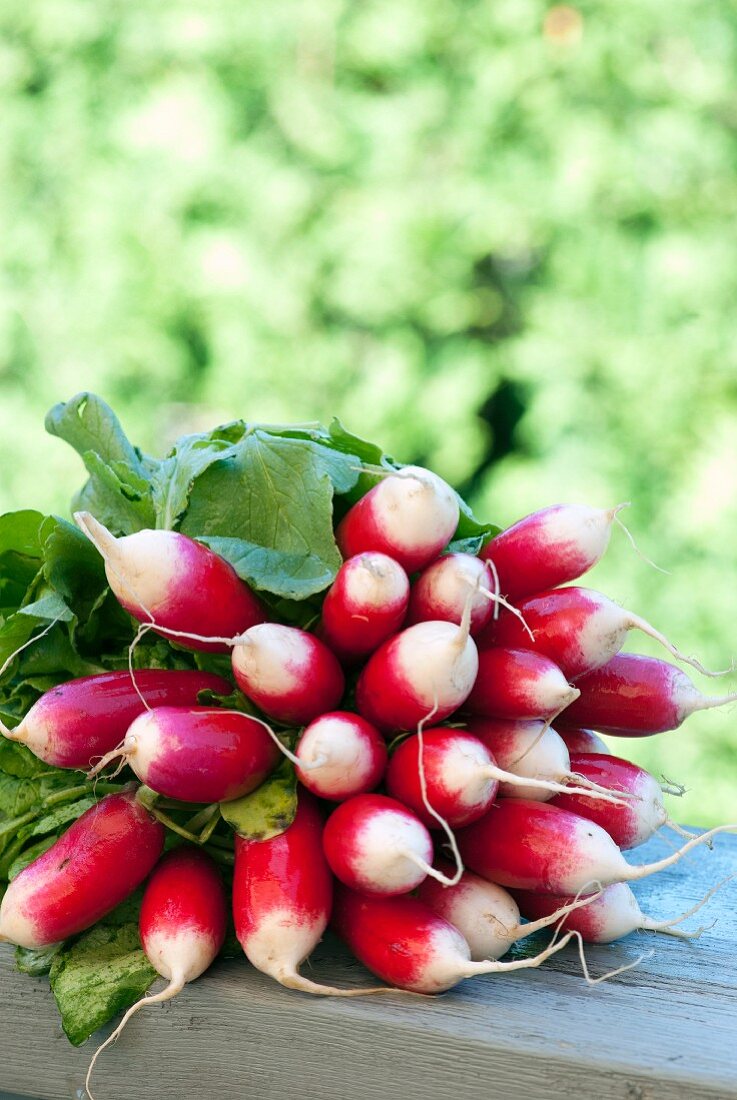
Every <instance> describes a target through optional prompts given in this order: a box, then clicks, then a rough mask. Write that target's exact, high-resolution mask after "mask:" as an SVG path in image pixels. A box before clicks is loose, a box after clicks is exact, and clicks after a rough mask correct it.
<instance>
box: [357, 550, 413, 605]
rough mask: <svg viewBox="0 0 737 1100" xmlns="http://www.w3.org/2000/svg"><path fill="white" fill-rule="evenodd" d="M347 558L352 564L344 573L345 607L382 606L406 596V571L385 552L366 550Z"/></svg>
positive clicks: (401, 599) (397, 601)
mask: <svg viewBox="0 0 737 1100" xmlns="http://www.w3.org/2000/svg"><path fill="white" fill-rule="evenodd" d="M348 561H349V562H350V565H351V567H350V568H349V569H346V571H345V574H344V577H345V579H344V585H345V592H344V599H345V604H346V607H347V608H353V607H361V608H369V609H372V610H384V608H386V607H394V606H395V605H396V604H399V603H401V602H402V601H403V600H405V599H406V598H407V588H408V582H407V574H406V573H405V571H404V569H402V567H401V565H399V563H398V562H396V561H394V559H393V558H390V557H388V555H387V554H380V553H379V552H378V551H374V550H366V551H364V552H363V553H362V554H358V555H357V556H356V557H355V558H349V559H348Z"/></svg>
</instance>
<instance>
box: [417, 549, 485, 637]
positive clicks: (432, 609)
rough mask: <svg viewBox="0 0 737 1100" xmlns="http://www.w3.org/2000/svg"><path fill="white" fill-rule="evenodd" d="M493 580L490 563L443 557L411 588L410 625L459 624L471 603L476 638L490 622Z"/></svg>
mask: <svg viewBox="0 0 737 1100" xmlns="http://www.w3.org/2000/svg"><path fill="white" fill-rule="evenodd" d="M493 587H494V581H493V578H492V575H491V569H490V567H489V565H488V563H487V562H483V561H481V559H480V558H475V557H474V556H473V555H472V554H444V555H443V557H442V558H438V560H437V561H434V562H433V563H432V565H428V566H427V568H426V569H423V571H422V573H420V575H419V577H418V578H417V580H416V581H415V582H414V584H413V585H412V589H411V592H410V597H409V612H408V614H407V626H413V625H414V624H415V623H425V622H433V621H438V620H442V621H443V622H448V623H456V625H460V623H461V620H462V619H463V612H464V610H465V607H466V604H467V603H468V601H469V600H470V601H471V621H470V625H469V631H470V633H471V636H472V637H475V636H476V635H477V634H478V633H479V632H480V631H481V630H483V629H484V627H485V626H486V624H487V623H488V622H489V620H490V619H491V616H492V613H493V610H494V608H493V600H494V598H495V597H494V593H493V591H492V589H493Z"/></svg>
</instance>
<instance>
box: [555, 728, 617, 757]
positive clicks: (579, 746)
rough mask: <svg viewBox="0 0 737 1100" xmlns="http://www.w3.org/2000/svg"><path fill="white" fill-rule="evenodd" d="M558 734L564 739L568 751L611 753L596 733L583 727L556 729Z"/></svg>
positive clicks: (600, 754)
mask: <svg viewBox="0 0 737 1100" xmlns="http://www.w3.org/2000/svg"><path fill="white" fill-rule="evenodd" d="M557 733H558V736H559V737H560V738H561V740H562V741H565V744H566V748H567V749H568V752H569V753H571V752H595V753H597V754H598V755H599V756H605V755H608V754H610V753H611V751H612V750H611V749H610V748H609V746H608V745H607V743H606V741H604V739H603V738H602V737H599V735H598V733H594V731H593V730H585V729H581V728H579V729H576V728H575V727H574V728H573V729H558V730H557Z"/></svg>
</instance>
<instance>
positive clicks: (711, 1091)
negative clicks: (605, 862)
mask: <svg viewBox="0 0 737 1100" xmlns="http://www.w3.org/2000/svg"><path fill="white" fill-rule="evenodd" d="M667 850H668V848H667V845H666V843H665V840H664V839H661V838H657V839H656V840H654V841H651V842H650V843H649V844H648V845H647V846H646V847H644V848H643V849H641V850H640V851H638V852H637V853H636V856H637V862H646V861H647V859H649V858H655V857H657V856H660V855H662V854H665V853H666V852H667ZM634 856H635V854H634V853H633V854H632V859H633V862H634V861H635V859H634ZM734 873H737V837H731V836H730V837H718V838H717V840H716V846H715V849H714V851H712V852H709V851H706V850H699V851H697V852H696V853H694V854H693V855H692V856H690V857H689V858H688V859H687V861H684V863H682V864H681V865H680V866H678V867H675V868H673V869H672V870H670V871H668V872H666V873H665V874H661V875H659V876H656V877H655V878H653V879H648V880H645V881H643V882H642V883H640V884H637V886H636V891H637V894H638V897H639V898H640V902H641V905H642V907H643V909H645V910H646V911H647V912H649V913H651V914H652V915H654V916H657V917H669V916H674V915H676V914H677V913H679V912H681V911H682V910H683V909H686V908H687V907H688V906H689V905H691V904H692V903H693V902H694V901H696V900H697V899H698V898H699V897H700V896H701V895H702V894H703V893H705V892H706V890H707V889H708V888H709V887H710V886H712V885H713V884H714V883H715V882H717V881H718V880H719V879H721V878H724V877H726V876H727V875H729V874H734ZM736 901H737V882H730V883H728V884H727V885H726V886H725V887H724V888H723V890H722V891H721V892H720V893H719V894H718V895H717V896H716V897H715V898H713V899H712V901H711V902H710V903H709V905H708V906H707V908H706V910H705V911H703V913H702V914H699V916H698V917H696V918H692V919H691V920H690V921H689V922H687V926H688V925H690V926H695V925H696V924H697V923H698V922H699V921H712V920H715V919H716V920H717V923H716V925H715V926H714V927H713V928H712V929H711V930H710V931H708V932H706V933H705V934H704V935H703V937H702V938H701V939H700V940H699V941H697V942H694V943H684V942H681V941H678V940H673V939H671V938H670V937H665V936H654V935H652V934H644V933H640V934H636V935H632V936H630V937H628V939H627V940H625V941H623V942H621V943H619V944H614V945H612V946H610V947H596V948H589V949H588V957H589V963H590V967H591V969H592V972H594V973H595V974H597V973H601V972H603V971H604V970H607V969H610V968H612V967H616V966H619V965H621V964H622V963H625V962H628V961H631V960H632V959H634V958H636V957H637V956H638V955H639V954H641V953H642V952H643V951H648V950H650V949H654V954H653V955H652V957H650V958H648V959H646V960H645V961H643V962H642V963H641V965H640V966H639V967H638V968H637V969H636V970H634V971H630V972H629V973H625V974H622V975H620V976H619V977H616V978H613V979H611V980H610V981H608V982H605V983H603V984H601V985H599V986H596V987H594V988H589V987H588V986H586V984H585V983H584V982H583V980H582V979H581V977H580V971H579V965H578V961H577V957H576V955H575V954H574V953H573V952H572V951H571V950H570V949H566V950H565V951H564V952H561V953H560V954H559V955H556V956H555V957H554V958H553V959H552V960H551V961H550V962H549V963H548V964H547V965H546V967H545V969H541V970H530V971H522V972H518V973H516V974H511V975H509V976H504V977H486V978H477V979H474V980H473V981H468V982H466V983H465V984H463V985H462V986H460V987H458V988H457V989H456V990H454V991H452V992H451V993H448V994H446V995H444V996H442V997H438V998H435V999H416V998H406V997H401V996H388V997H367V998H353V999H348V1000H338V999H334V998H324V999H323V998H311V997H308V996H305V995H303V994H298V993H293V992H289V991H287V990H284V989H281V988H280V987H279V986H277V985H276V984H274V983H273V982H270V981H269V980H268V979H266V978H264V977H262V976H261V975H260V974H258V973H256V972H255V971H253V970H252V969H251V968H250V967H249V966H248V965H247V964H246V963H245V961H243V962H241V961H240V960H238V961H231V962H227V963H223V964H221V965H218V966H216V967H215V968H214V969H213V970H212V971H211V972H210V974H208V975H206V976H205V977H204V978H202V979H201V980H200V981H198V982H196V983H195V984H193V985H191V986H189V987H188V988H187V989H186V990H185V991H184V993H183V994H182V995H181V996H180V997H179V999H178V1000H177V1001H174V1002H172V1003H170V1004H168V1005H163V1006H156V1007H152V1008H151V1009H150V1010H148V1012H142V1013H140V1014H139V1015H138V1016H137V1017H135V1018H134V1020H133V1021H132V1022H131V1024H130V1026H129V1027H128V1029H127V1032H126V1033H125V1035H124V1036H123V1038H121V1040H120V1042H119V1043H118V1044H117V1045H116V1047H115V1048H114V1049H109V1050H108V1051H106V1052H105V1054H104V1055H103V1057H102V1058H101V1060H100V1062H99V1063H98V1070H97V1071H96V1078H95V1086H96V1087H95V1090H94V1091H95V1096H96V1098H97V1100H150V1098H151V1097H152V1096H156V1097H159V1098H163V1100H209V1098H211V1097H212V1098H217V1100H241V1098H242V1097H249V1098H254V1100H277V1098H278V1100H313V1098H314V1100H388V1098H393V1097H397V1098H399V1100H416V1098H420V1097H422V1098H424V1100H482V1098H483V1100H489V1098H494V1100H497V1098H498V1100H502V1098H503V1100H523V1098H524V1100H537V1098H543V1097H544V1098H545V1100H559V1098H560V1100H563V1098H565V1100H570V1098H573V1097H592V1098H594V1097H595V1098H596V1100H609V1098H615V1097H616V1098H622V1100H675V1098H679V1100H681V1098H682V1100H707V1098H708V1100H715V1098H717V1097H720V1098H724V1097H737V950H736V949H737V915H736V914H735V909H736V908H737V906H736V905H735V902H736ZM311 972H312V974H313V976H316V977H318V978H322V979H325V980H328V981H330V982H334V983H336V984H339V983H342V984H345V985H359V984H360V983H362V982H366V981H367V980H368V978H367V975H366V973H365V971H364V970H363V969H362V968H361V967H360V966H359V965H358V964H356V963H355V962H351V961H350V960H348V959H347V957H346V956H345V953H344V951H343V949H342V948H341V947H340V945H338V944H337V942H336V941H334V940H331V939H328V940H326V941H325V943H324V944H322V945H321V947H320V949H319V951H318V952H317V953H316V956H315V959H314V963H313V966H312V970H311ZM0 974H1V978H0V980H1V981H2V1001H1V1004H2V1008H1V1010H0V1011H1V1012H2V1017H1V1019H0V1090H2V1089H5V1090H7V1092H9V1093H17V1094H20V1095H22V1096H24V1097H25V1096H29V1097H34V1098H43V1100H52V1098H53V1100H70V1098H73V1097H82V1096H83V1091H82V1084H83V1081H84V1074H85V1070H86V1067H87V1063H88V1061H89V1058H90V1056H91V1054H92V1052H93V1051H94V1049H95V1045H96V1040H97V1037H96V1039H95V1040H91V1041H90V1042H88V1043H87V1044H86V1045H85V1046H84V1047H82V1048H79V1049H74V1048H73V1047H71V1046H70V1045H69V1044H68V1042H67V1041H66V1039H65V1038H64V1036H63V1034H62V1032H61V1028H60V1026H59V1021H58V1017H57V1014H56V1010H55V1007H54V1004H53V1001H52V997H51V994H50V992H49V989H48V985H47V982H46V981H45V980H44V979H33V978H29V977H26V976H24V975H20V974H17V973H15V972H14V970H13V965H12V953H11V951H10V950H9V949H7V948H4V949H2V950H0ZM0 1095H1V1094H0Z"/></svg>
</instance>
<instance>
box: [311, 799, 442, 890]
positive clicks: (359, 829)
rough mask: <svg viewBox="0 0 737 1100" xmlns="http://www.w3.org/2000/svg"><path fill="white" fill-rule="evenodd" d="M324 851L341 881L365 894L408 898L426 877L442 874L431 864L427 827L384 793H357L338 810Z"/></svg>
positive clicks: (329, 823)
mask: <svg viewBox="0 0 737 1100" xmlns="http://www.w3.org/2000/svg"><path fill="white" fill-rule="evenodd" d="M323 848H324V851H325V857H326V859H327V861H328V864H329V865H330V869H331V871H332V872H333V874H334V875H335V877H336V878H338V879H340V881H341V882H343V883H345V885H346V886H350V887H351V888H352V889H354V890H360V891H361V892H362V893H364V894H381V895H382V896H383V897H394V896H395V895H396V894H406V893H408V892H409V891H410V890H414V889H415V887H416V886H419V884H420V883H421V882H422V880H423V879H424V878H425V876H426V875H437V874H438V872H437V871H435V870H434V868H433V867H432V866H431V864H432V858H433V845H432V839H431V837H430V834H429V832H428V831H427V829H426V828H425V826H424V825H423V824H422V822H421V821H420V820H419V818H418V817H417V816H416V815H415V814H413V813H412V812H411V811H410V810H408V809H407V807H406V806H403V805H402V804H401V802H397V801H396V799H394V798H387V797H386V795H383V794H360V795H356V797H355V798H349V799H348V800H347V801H346V802H342V803H341V804H340V806H338V808H337V809H336V810H333V812H332V814H331V815H330V817H329V818H328V820H327V823H326V825H325V832H324V834H323ZM441 878H442V881H443V882H452V881H453V880H452V879H448V878H446V877H445V876H444V875H443V876H441Z"/></svg>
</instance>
